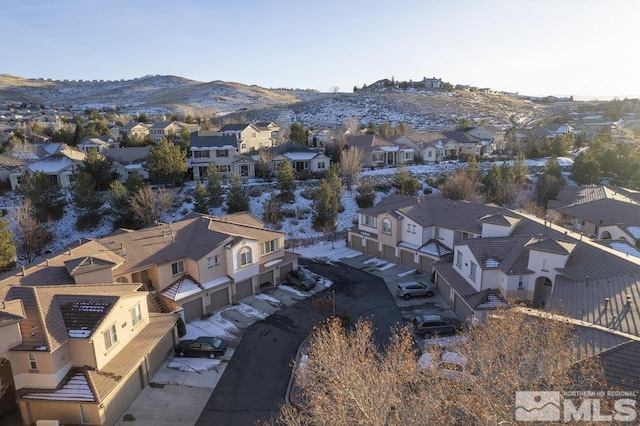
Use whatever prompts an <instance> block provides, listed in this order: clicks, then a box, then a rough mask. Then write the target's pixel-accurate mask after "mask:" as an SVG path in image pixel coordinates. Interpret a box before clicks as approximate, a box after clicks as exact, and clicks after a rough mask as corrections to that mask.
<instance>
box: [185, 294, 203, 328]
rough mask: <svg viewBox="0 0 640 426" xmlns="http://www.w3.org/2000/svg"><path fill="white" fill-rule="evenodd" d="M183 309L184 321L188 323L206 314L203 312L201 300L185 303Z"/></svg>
mask: <svg viewBox="0 0 640 426" xmlns="http://www.w3.org/2000/svg"><path fill="white" fill-rule="evenodd" d="M182 309H184V320H185V321H187V322H189V321H193V320H197V319H200V318H201V317H202V315H203V314H204V312H202V300H201V299H196V300H192V301H191V302H187V303H185V304H184V305H182Z"/></svg>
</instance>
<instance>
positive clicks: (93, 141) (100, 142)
mask: <svg viewBox="0 0 640 426" xmlns="http://www.w3.org/2000/svg"><path fill="white" fill-rule="evenodd" d="M110 148H120V142H118V141H116V140H115V139H113V138H112V137H111V136H86V137H84V138H83V139H82V141H81V142H80V143H79V144H78V149H79V150H80V151H82V152H84V153H87V152H89V150H94V151H98V152H101V153H103V152H104V151H105V150H107V149H110Z"/></svg>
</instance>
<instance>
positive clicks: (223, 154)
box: [189, 131, 256, 180]
mask: <svg viewBox="0 0 640 426" xmlns="http://www.w3.org/2000/svg"><path fill="white" fill-rule="evenodd" d="M190 140H191V143H190V148H189V150H190V152H191V158H189V166H190V167H191V168H192V169H193V179H194V180H202V179H204V178H205V177H206V176H207V167H208V166H209V164H212V163H214V164H215V165H216V166H217V167H218V171H219V172H220V174H221V175H223V176H231V173H235V174H236V175H238V176H239V177H242V178H249V177H254V176H255V170H256V162H255V160H253V159H252V158H251V157H250V156H248V155H242V154H240V153H239V149H238V146H239V144H241V142H240V141H238V139H237V138H236V137H235V136H234V135H221V134H219V133H218V132H208V131H199V132H193V133H191V136H190Z"/></svg>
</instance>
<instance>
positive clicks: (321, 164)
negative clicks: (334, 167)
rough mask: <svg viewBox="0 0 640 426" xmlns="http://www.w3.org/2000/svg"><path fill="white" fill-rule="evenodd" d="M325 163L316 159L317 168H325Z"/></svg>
mask: <svg viewBox="0 0 640 426" xmlns="http://www.w3.org/2000/svg"><path fill="white" fill-rule="evenodd" d="M325 168H326V165H325V162H324V161H318V169H325Z"/></svg>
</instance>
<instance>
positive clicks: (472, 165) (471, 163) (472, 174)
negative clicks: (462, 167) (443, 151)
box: [465, 155, 480, 183]
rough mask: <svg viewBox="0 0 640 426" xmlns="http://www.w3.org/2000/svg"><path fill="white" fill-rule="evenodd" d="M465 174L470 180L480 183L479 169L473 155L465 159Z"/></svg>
mask: <svg viewBox="0 0 640 426" xmlns="http://www.w3.org/2000/svg"><path fill="white" fill-rule="evenodd" d="M465 172H466V174H467V176H469V178H470V179H471V180H473V181H474V182H476V183H477V182H480V167H479V166H478V160H477V159H476V156H475V155H470V156H469V158H468V159H467V170H466V171H465Z"/></svg>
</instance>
